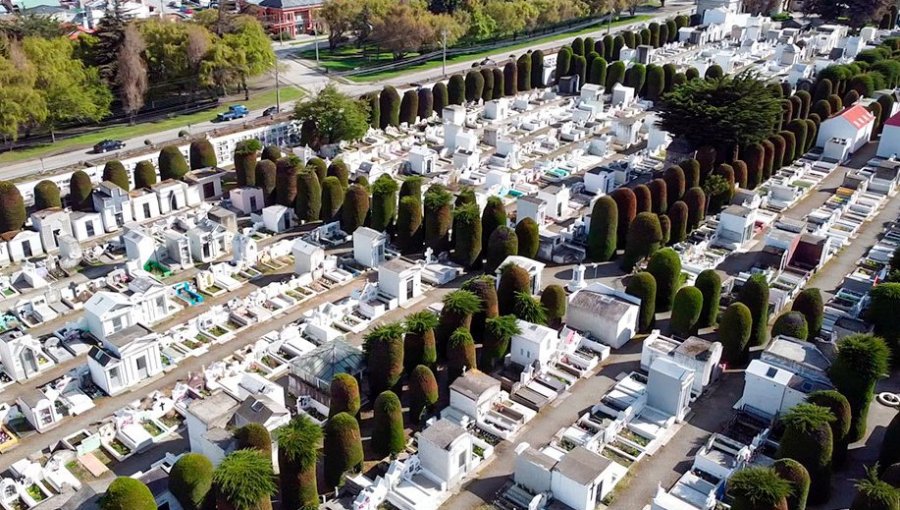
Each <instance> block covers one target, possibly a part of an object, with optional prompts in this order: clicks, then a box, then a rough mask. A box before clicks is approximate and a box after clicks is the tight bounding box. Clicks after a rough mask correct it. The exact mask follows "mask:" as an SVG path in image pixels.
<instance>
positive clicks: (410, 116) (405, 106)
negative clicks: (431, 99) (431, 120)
mask: <svg viewBox="0 0 900 510" xmlns="http://www.w3.org/2000/svg"><path fill="white" fill-rule="evenodd" d="M418 111H419V94H417V93H416V91H415V90H407V91H406V92H404V93H403V98H402V99H401V100H400V123H401V124H403V123H404V122H405V123H406V124H407V125H409V126H412V125H413V124H415V123H416V115H417V113H418Z"/></svg>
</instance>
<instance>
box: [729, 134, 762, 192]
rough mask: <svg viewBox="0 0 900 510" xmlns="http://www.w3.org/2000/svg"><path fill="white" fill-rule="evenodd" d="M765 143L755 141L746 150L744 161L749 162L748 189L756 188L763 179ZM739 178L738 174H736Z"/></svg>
mask: <svg viewBox="0 0 900 510" xmlns="http://www.w3.org/2000/svg"><path fill="white" fill-rule="evenodd" d="M765 159H766V157H765V149H764V148H763V145H761V144H758V143H755V144H753V145H750V146H749V147H747V148H746V149H745V150H744V162H745V163H747V185H746V186H745V188H747V189H756V187H757V186H759V184H760V183H761V182H762V180H763V164H764V163H765ZM735 180H737V176H735Z"/></svg>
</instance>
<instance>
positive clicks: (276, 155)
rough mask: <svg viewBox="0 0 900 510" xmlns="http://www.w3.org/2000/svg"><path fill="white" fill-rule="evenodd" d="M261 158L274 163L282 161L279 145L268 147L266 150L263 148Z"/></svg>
mask: <svg viewBox="0 0 900 510" xmlns="http://www.w3.org/2000/svg"><path fill="white" fill-rule="evenodd" d="M260 158H262V159H268V160H269V161H271V162H272V163H274V162H276V161H278V160H279V159H281V149H279V148H278V146H277V145H266V146H265V148H263V151H262V155H260Z"/></svg>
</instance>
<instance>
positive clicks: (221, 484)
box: [213, 450, 277, 510]
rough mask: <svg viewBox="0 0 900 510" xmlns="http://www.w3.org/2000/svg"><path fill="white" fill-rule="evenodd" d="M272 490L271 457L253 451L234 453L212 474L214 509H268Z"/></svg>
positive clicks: (273, 475)
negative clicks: (214, 498) (214, 496)
mask: <svg viewBox="0 0 900 510" xmlns="http://www.w3.org/2000/svg"><path fill="white" fill-rule="evenodd" d="M276 490H277V487H276V486H275V473H273V472H272V461H271V454H270V455H269V456H268V457H266V456H265V455H264V454H263V453H262V452H259V451H256V450H236V451H234V452H232V453H229V454H228V455H226V456H225V458H224V459H222V462H221V463H219V466H218V467H217V468H216V470H215V472H213V491H214V493H215V495H216V507H217V508H226V509H234V510H242V509H253V510H271V509H272V495H273V494H275V491H276Z"/></svg>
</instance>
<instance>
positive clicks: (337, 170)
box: [328, 159, 350, 189]
mask: <svg viewBox="0 0 900 510" xmlns="http://www.w3.org/2000/svg"><path fill="white" fill-rule="evenodd" d="M328 177H335V178H337V180H338V182H340V183H341V187H342V188H344V189H347V187H348V186H350V169H349V168H347V163H344V160H343V159H336V160H334V161H332V162H331V164H330V165H328Z"/></svg>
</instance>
